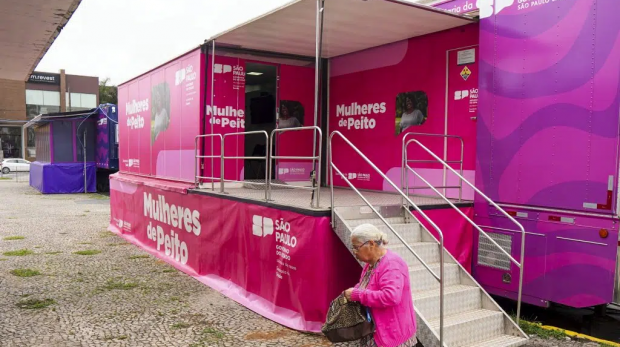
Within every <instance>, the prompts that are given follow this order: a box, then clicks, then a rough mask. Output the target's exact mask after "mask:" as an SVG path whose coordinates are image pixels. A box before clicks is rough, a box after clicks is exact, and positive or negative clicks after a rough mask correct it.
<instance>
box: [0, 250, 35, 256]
mask: <svg viewBox="0 0 620 347" xmlns="http://www.w3.org/2000/svg"><path fill="white" fill-rule="evenodd" d="M2 254H3V255H5V256H7V257H23V256H26V255H31V254H34V252H33V251H31V250H29V249H19V250H17V251H8V252H4V253H2Z"/></svg>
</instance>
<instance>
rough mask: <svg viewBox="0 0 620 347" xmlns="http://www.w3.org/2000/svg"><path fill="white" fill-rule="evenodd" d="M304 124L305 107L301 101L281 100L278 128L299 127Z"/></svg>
mask: <svg viewBox="0 0 620 347" xmlns="http://www.w3.org/2000/svg"><path fill="white" fill-rule="evenodd" d="M303 124H304V107H303V105H302V104H301V103H300V102H299V101H290V100H282V101H280V115H279V118H278V129H285V128H298V127H301V126H302V125H303Z"/></svg>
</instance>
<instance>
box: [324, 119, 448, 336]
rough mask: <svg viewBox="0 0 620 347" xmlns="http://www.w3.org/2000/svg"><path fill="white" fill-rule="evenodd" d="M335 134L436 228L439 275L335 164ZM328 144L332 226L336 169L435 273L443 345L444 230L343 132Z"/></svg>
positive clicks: (331, 137) (330, 138)
mask: <svg viewBox="0 0 620 347" xmlns="http://www.w3.org/2000/svg"><path fill="white" fill-rule="evenodd" d="M334 135H338V136H340V138H342V139H343V140H344V141H345V142H346V143H347V144H348V145H349V146H350V147H351V148H352V149H353V150H354V151H355V152H356V153H357V154H359V155H360V156H361V157H362V159H364V161H365V162H366V163H368V165H370V166H371V167H372V168H373V169H374V170H375V171H376V172H377V173H378V174H379V175H380V176H381V177H382V178H383V179H384V180H385V182H388V183H389V184H390V185H391V186H392V188H394V189H395V190H396V192H398V193H399V194H400V195H401V196H402V197H403V199H404V200H406V201H407V202H408V203H409V204H411V206H413V207H414V208H415V209H416V211H417V212H418V213H419V214H420V215H421V216H422V217H423V218H424V219H425V220H426V221H427V222H428V223H429V224H430V225H431V226H432V227H433V228H434V229H435V231H437V234H438V235H439V247H440V250H439V276H437V275H436V274H435V272H434V271H433V270H431V268H430V267H429V266H428V265H427V264H426V262H424V260H422V258H420V257H419V256H418V255H417V253H416V252H415V251H414V250H413V249H412V248H411V247H410V246H409V245H408V244H407V242H406V241H405V240H404V239H403V238H402V237H401V236H400V235H399V234H398V232H396V230H395V229H394V228H392V226H391V225H390V224H389V223H388V222H387V221H386V220H385V218H383V216H381V214H380V213H379V212H378V211H377V210H376V209H375V208H374V207H373V206H372V204H371V203H370V202H369V201H368V200H367V199H366V198H364V196H363V195H362V194H361V193H360V191H359V190H358V189H357V188H355V187H354V186H353V184H352V183H351V181H349V180H348V179H347V178H346V177H345V175H344V174H343V173H342V172H341V171H340V170H339V169H338V167H336V165H334V162H333V159H334V157H333V153H332V148H333V146H332V141H333V138H334ZM328 146H329V148H328V153H329V166H330V170H329V173H330V179H329V181H330V189H331V206H332V226H334V225H333V223H334V221H335V206H334V170H336V171H337V172H338V174H339V175H340V176H341V177H342V178H343V179H344V181H345V182H346V183H347V184H348V185H349V186H350V187H351V188H352V189H353V190H354V191H355V192H356V193H357V195H359V196H360V197H361V198H362V200H364V202H365V203H366V205H368V206H369V207H370V208H371V209H372V210H373V212H374V213H375V214H376V215H377V216H378V217H379V218H380V219H381V221H383V223H385V225H386V226H387V227H388V229H390V231H392V232H393V233H394V235H396V237H397V238H398V239H399V240H400V241H401V242H402V243H403V244H404V245H405V247H406V248H407V249H408V250H409V251H410V252H411V253H413V255H414V256H415V257H416V258H417V259H418V260H419V261H420V262H421V263H422V265H423V266H424V267H425V268H426V270H428V271H429V272H430V273H431V275H433V277H434V278H435V279H436V280H437V281H438V282H439V345H440V346H443V323H444V280H443V279H444V252H445V248H444V238H443V232H442V231H441V230H440V229H439V227H438V226H437V225H436V224H435V222H433V221H432V220H431V219H430V218H429V217H428V216H427V215H426V214H425V213H424V212H422V210H421V209H420V208H419V207H418V206H417V205H416V204H415V203H414V202H413V201H411V199H409V196H408V195H406V194H404V193H403V192H402V191H401V190H400V189H399V188H398V187H397V186H396V184H394V182H392V181H391V180H390V179H389V178H388V177H387V176H386V175H385V174H384V173H383V172H382V171H381V170H379V168H378V167H377V166H376V165H375V164H374V163H373V162H372V161H370V159H368V157H367V156H365V155H364V154H363V153H362V152H361V151H360V150H359V149H358V148H357V147H356V146H355V145H354V144H353V143H351V141H349V139H347V138H346V137H345V136H344V135H342V133H341V132H339V131H334V132H332V133H331V135H330V136H329V144H328Z"/></svg>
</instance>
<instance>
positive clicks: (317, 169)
mask: <svg viewBox="0 0 620 347" xmlns="http://www.w3.org/2000/svg"><path fill="white" fill-rule="evenodd" d="M305 130H312V136H313V138H314V141H315V143H316V141H317V140H318V143H319V148H318V151H316V146H313V152H312V156H310V157H307V156H306V157H304V156H282V155H273V153H274V152H273V143H274V138H275V137H276V136H277V135H278V134H283V133H285V132H292V131H305ZM317 134H318V139H317ZM322 140H323V132H322V131H321V128H319V127H317V126H307V127H298V128H284V129H274V130H273V131H272V132H271V136H270V138H269V153H268V155H270V156H271V157H270V160H269V170H268V171H269V176H268V177H269V178H268V180H267V191H268V193H267V197H268V199H269V200H271V187H272V186H275V187H286V188H292V189H302V190H311V191H312V197H311V200H310V206H312V207H315V208H318V207H319V204H320V201H321V196H320V194H321V149H322V143H323V141H322ZM278 159H280V160H312V175H311V179H312V187H304V186H292V185H287V184H279V183H273V182H271V175H272V173H273V167H274V166H276V165H275V164H272V161H273V160H278Z"/></svg>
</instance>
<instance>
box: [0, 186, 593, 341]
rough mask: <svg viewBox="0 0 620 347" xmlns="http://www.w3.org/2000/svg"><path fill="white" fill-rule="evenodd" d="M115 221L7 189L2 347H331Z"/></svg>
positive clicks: (98, 202)
mask: <svg viewBox="0 0 620 347" xmlns="http://www.w3.org/2000/svg"><path fill="white" fill-rule="evenodd" d="M109 213H110V209H109V200H108V198H107V197H105V196H102V195H97V194H86V195H80V194H76V195H41V194H39V193H38V192H37V191H35V190H34V189H31V188H30V187H29V186H28V185H27V184H26V183H23V182H19V183H18V182H15V181H9V180H2V181H0V221H2V222H1V223H0V293H2V295H0V308H1V309H0V310H1V311H0V337H1V338H0V346H7V347H8V346H16V347H17V346H19V347H23V346H195V347H198V346H235V347H236V346H259V347H263V346H295V347H312V346H330V345H331V344H330V343H329V342H328V341H326V340H325V339H323V338H322V337H319V336H315V335H308V334H301V333H298V332H294V331H291V330H289V329H286V328H284V327H282V326H280V325H278V324H276V323H273V322H271V321H269V320H267V319H264V318H262V317H261V316H259V315H258V314H255V313H254V312H252V311H250V310H248V309H246V308H244V307H243V306H241V305H238V304H237V303H235V302H234V301H232V300H229V299H227V298H226V297H224V296H222V295H221V294H219V293H218V292H216V291H214V290H212V289H210V288H209V287H207V286H205V285H203V284H201V283H199V282H198V281H196V280H194V279H193V278H191V277H189V276H187V275H185V274H183V273H181V272H179V271H178V270H176V269H174V268H173V267H171V266H169V265H167V264H166V263H164V262H162V261H160V260H157V259H156V258H154V257H152V256H150V255H148V254H147V253H146V252H144V251H142V250H141V249H139V248H138V247H136V246H134V245H131V244H128V243H126V242H125V241H124V240H123V239H121V238H120V237H118V236H116V235H114V234H112V233H110V232H108V231H106V227H107V225H108V220H109ZM590 345H591V346H596V344H590ZM528 346H529V347H540V346H583V344H580V343H576V342H566V341H557V340H551V341H538V340H533V341H532V342H531V343H530V344H529V345H528Z"/></svg>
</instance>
